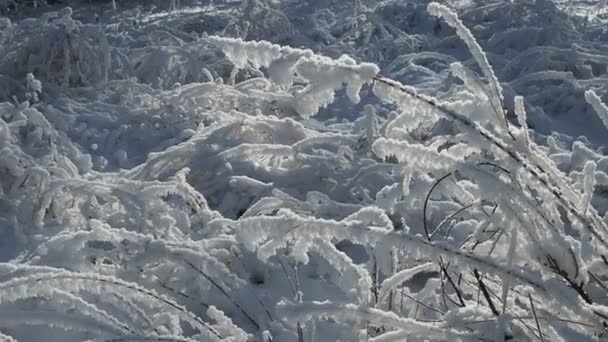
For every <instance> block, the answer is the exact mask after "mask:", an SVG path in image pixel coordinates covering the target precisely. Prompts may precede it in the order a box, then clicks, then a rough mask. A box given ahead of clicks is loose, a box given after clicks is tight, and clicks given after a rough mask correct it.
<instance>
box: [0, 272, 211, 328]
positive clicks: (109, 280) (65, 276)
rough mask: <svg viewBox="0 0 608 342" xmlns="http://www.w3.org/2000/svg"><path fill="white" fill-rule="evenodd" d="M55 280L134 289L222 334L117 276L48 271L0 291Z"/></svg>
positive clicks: (1, 287)
mask: <svg viewBox="0 0 608 342" xmlns="http://www.w3.org/2000/svg"><path fill="white" fill-rule="evenodd" d="M57 280H66V281H79V280H80V281H92V282H98V283H103V284H107V285H112V286H116V287H119V288H122V289H126V290H131V291H135V292H136V293H139V294H140V295H143V296H144V297H148V298H150V299H153V300H155V301H158V302H160V303H163V304H165V305H167V306H168V307H170V308H172V309H174V310H176V311H179V312H180V313H182V314H184V315H185V317H188V318H189V319H191V320H192V321H194V322H197V323H198V324H199V325H200V326H202V327H205V328H206V329H207V330H208V331H209V332H211V333H212V334H213V335H215V336H216V337H218V338H220V339H221V338H222V336H221V335H220V334H219V333H218V332H217V331H216V330H215V329H214V328H213V327H212V326H211V325H209V324H208V323H207V322H205V321H203V320H202V319H200V318H199V317H198V316H197V315H194V314H192V313H191V312H189V311H187V310H186V309H185V308H183V307H181V306H180V305H179V304H177V303H174V302H172V301H170V300H169V299H166V298H163V297H162V296H160V295H158V294H156V293H155V292H153V291H152V290H148V289H146V288H144V287H141V286H139V285H136V284H132V283H127V282H125V281H122V280H120V279H118V278H113V277H102V276H98V275H89V274H82V273H72V272H62V273H59V274H54V273H50V274H42V275H33V276H29V277H23V278H16V279H13V280H10V281H7V282H4V283H0V292H2V291H6V290H8V289H12V288H15V287H19V286H23V285H25V284H40V283H44V282H51V283H52V282H54V281H57Z"/></svg>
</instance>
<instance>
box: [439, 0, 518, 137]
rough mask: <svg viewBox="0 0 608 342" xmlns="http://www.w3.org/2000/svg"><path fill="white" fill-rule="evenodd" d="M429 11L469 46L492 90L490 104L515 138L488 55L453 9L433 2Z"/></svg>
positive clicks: (500, 88)
mask: <svg viewBox="0 0 608 342" xmlns="http://www.w3.org/2000/svg"><path fill="white" fill-rule="evenodd" d="M427 10H428V12H429V13H430V14H431V15H434V16H436V17H439V18H443V19H444V20H445V21H446V22H447V23H448V25H450V26H451V27H452V28H454V29H455V30H456V33H457V34H458V36H459V37H460V38H461V39H462V40H463V41H464V43H465V44H466V45H467V47H468V48H469V51H470V52H471V54H472V55H473V58H474V59H475V61H476V62H477V64H479V66H480V68H481V71H482V72H483V74H484V75H485V76H486V78H487V79H488V83H489V85H490V88H491V94H490V96H489V99H490V103H491V104H492V107H493V109H494V111H495V112H496V114H497V115H498V116H499V117H501V118H502V121H503V123H504V125H505V129H506V130H507V132H508V133H509V135H510V136H511V138H513V135H511V132H510V131H509V122H508V121H507V116H506V113H505V110H504V105H503V101H504V99H503V94H502V87H501V86H500V83H499V82H498V78H496V75H495V74H494V69H492V66H491V65H490V62H489V61H488V58H487V56H486V54H485V53H484V52H483V50H482V49H481V46H479V44H478V43H477V41H476V40H475V37H474V36H473V34H472V33H471V31H470V30H469V29H468V28H467V27H466V26H465V25H464V24H463V23H462V21H461V20H460V19H459V18H458V15H456V13H454V12H452V10H451V9H449V8H448V7H446V6H444V5H441V4H438V3H436V2H432V3H430V4H429V6H428V8H427ZM513 139H514V138H513Z"/></svg>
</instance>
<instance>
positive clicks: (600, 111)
mask: <svg viewBox="0 0 608 342" xmlns="http://www.w3.org/2000/svg"><path fill="white" fill-rule="evenodd" d="M585 100H587V103H589V104H590V105H591V107H593V110H595V112H596V113H597V116H598V117H599V118H600V120H602V123H603V124H604V126H605V127H606V128H608V107H607V106H606V105H605V104H604V103H603V102H602V100H601V99H600V97H599V96H597V94H596V93H595V92H594V91H593V90H587V91H586V92H585Z"/></svg>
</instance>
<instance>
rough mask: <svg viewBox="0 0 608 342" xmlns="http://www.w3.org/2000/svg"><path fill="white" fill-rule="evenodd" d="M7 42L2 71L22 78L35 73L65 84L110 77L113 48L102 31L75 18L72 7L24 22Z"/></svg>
mask: <svg viewBox="0 0 608 342" xmlns="http://www.w3.org/2000/svg"><path fill="white" fill-rule="evenodd" d="M4 45H5V46H6V47H5V48H4V51H5V53H6V55H5V56H4V58H2V61H1V64H0V72H2V73H3V74H6V75H11V76H13V77H15V78H22V77H25V75H26V74H28V73H33V74H34V75H35V76H36V77H38V78H40V79H42V80H43V81H45V82H48V83H52V84H55V85H58V86H62V87H78V86H90V85H94V84H97V83H99V82H104V81H106V80H107V76H108V69H109V68H110V48H109V45H108V41H107V40H106V37H105V35H104V33H103V31H102V30H101V28H100V27H99V26H95V25H84V24H82V23H80V22H79V21H77V20H74V19H72V9H71V8H69V7H67V8H65V9H64V10H62V11H60V12H49V13H46V14H45V15H43V16H41V17H40V18H39V19H28V20H25V21H23V22H21V23H20V25H16V26H15V27H14V28H13V34H12V35H11V36H10V38H9V39H7V40H6V42H5V44H4Z"/></svg>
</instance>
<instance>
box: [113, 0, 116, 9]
mask: <svg viewBox="0 0 608 342" xmlns="http://www.w3.org/2000/svg"><path fill="white" fill-rule="evenodd" d="M112 9H116V0H112Z"/></svg>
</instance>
